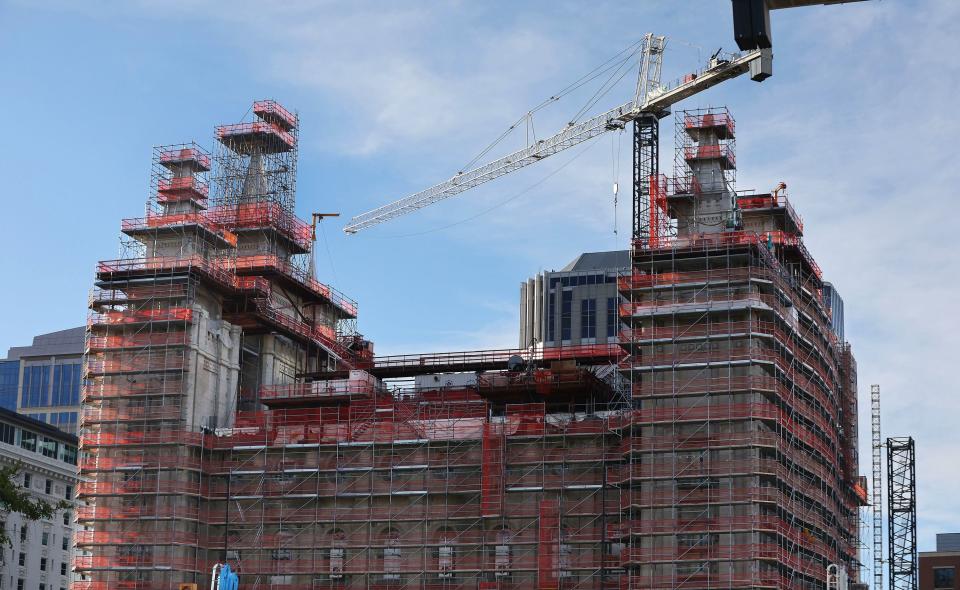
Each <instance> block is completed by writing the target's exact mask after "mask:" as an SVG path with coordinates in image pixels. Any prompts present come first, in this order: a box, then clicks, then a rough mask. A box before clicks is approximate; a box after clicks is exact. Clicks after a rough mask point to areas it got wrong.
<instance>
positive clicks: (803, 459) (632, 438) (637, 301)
mask: <svg viewBox="0 0 960 590" xmlns="http://www.w3.org/2000/svg"><path fill="white" fill-rule="evenodd" d="M676 122H677V158H676V176H675V177H674V178H672V179H668V178H665V177H661V178H659V179H657V182H656V183H655V185H659V186H662V187H666V200H667V207H668V212H669V214H670V216H671V217H672V218H673V220H674V224H675V225H674V226H673V229H674V230H675V235H674V236H672V237H671V236H669V235H668V236H667V237H666V238H662V237H661V239H660V240H658V241H655V240H652V239H650V238H651V236H652V235H653V234H654V233H655V232H651V234H650V235H649V236H648V235H638V236H635V237H636V243H635V245H634V249H633V264H632V270H631V272H630V273H628V274H627V275H625V276H623V277H621V278H620V280H619V290H620V294H621V301H622V305H621V319H622V321H623V322H624V329H623V331H622V333H621V342H622V343H623V345H624V347H625V349H626V351H627V353H628V357H627V359H625V360H624V361H622V362H621V370H622V371H623V373H624V375H625V377H626V378H627V380H628V382H629V383H630V388H631V391H632V393H633V404H634V410H633V412H632V414H631V418H630V420H629V421H628V423H627V424H626V425H625V427H624V445H625V449H627V452H628V456H629V461H628V462H627V464H626V465H624V466H623V467H622V471H621V473H620V475H619V476H618V477H617V481H618V485H620V486H621V488H622V497H623V498H625V501H626V502H627V503H626V504H625V505H624V517H623V518H624V519H625V520H626V521H627V522H626V523H625V525H624V528H623V531H624V536H623V539H624V541H625V549H624V555H625V558H624V560H623V563H624V565H625V567H626V576H627V583H628V585H629V587H630V588H651V589H652V588H758V587H777V588H822V587H824V584H825V578H824V572H825V571H826V567H827V565H829V564H831V563H838V564H842V566H843V567H844V568H845V569H846V570H847V572H848V573H850V574H851V576H853V579H856V576H857V575H858V567H859V562H858V553H857V547H858V541H857V538H858V535H857V530H858V525H859V519H858V510H859V506H861V505H862V504H864V503H865V500H866V498H865V489H864V482H863V480H862V478H860V477H859V476H858V475H857V473H858V464H857V457H856V453H855V440H856V439H855V436H854V438H853V439H852V440H851V439H850V438H849V437H848V433H849V432H855V430H856V369H855V367H856V365H855V361H854V360H853V356H852V351H851V350H850V348H849V346H848V345H845V344H844V343H842V342H840V341H838V338H837V336H836V335H835V334H834V333H833V332H832V330H830V328H829V319H830V316H829V311H828V310H827V309H826V307H825V306H824V302H823V300H822V283H821V279H820V271H819V268H818V267H817V266H816V264H815V262H813V259H812V258H811V257H809V255H808V254H807V253H806V250H805V248H803V246H802V241H801V239H800V235H801V233H802V222H801V221H800V220H799V216H797V215H796V213H795V212H794V211H793V208H792V207H790V206H789V205H788V203H787V202H786V200H785V197H783V196H782V195H742V196H741V195H737V194H736V191H735V188H734V181H735V169H736V159H735V155H734V148H733V145H734V137H735V134H734V131H735V125H734V122H733V119H732V118H731V117H730V115H729V113H728V112H727V111H726V110H725V109H712V110H698V111H692V112H686V113H678V114H677V115H676ZM656 192H657V191H656V190H654V189H651V193H656ZM746 210H750V215H752V216H753V219H752V224H751V226H750V228H749V229H746V227H745V226H746V224H745V223H744V217H743V215H744V213H745V211H746ZM654 221H655V220H654V218H653V216H651V218H650V226H653V225H654ZM741 228H742V229H741Z"/></svg>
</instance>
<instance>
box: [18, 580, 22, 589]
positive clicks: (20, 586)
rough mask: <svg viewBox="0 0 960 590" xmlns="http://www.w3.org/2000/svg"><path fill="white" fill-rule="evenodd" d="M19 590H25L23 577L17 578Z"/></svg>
mask: <svg viewBox="0 0 960 590" xmlns="http://www.w3.org/2000/svg"><path fill="white" fill-rule="evenodd" d="M17 590H23V578H17Z"/></svg>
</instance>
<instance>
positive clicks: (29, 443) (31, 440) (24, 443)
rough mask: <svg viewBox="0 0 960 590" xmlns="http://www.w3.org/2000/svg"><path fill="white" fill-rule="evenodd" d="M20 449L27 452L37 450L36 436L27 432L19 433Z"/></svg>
mask: <svg viewBox="0 0 960 590" xmlns="http://www.w3.org/2000/svg"><path fill="white" fill-rule="evenodd" d="M20 447H21V448H24V449H26V450H28V451H36V450H37V435H36V434H34V433H32V432H30V431H29V430H21V431H20Z"/></svg>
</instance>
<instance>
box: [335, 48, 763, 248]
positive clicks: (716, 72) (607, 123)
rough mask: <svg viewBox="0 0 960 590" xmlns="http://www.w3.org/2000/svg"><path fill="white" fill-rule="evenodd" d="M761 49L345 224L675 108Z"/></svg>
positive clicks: (351, 229) (455, 190) (359, 225)
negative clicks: (642, 117)
mask: <svg viewBox="0 0 960 590" xmlns="http://www.w3.org/2000/svg"><path fill="white" fill-rule="evenodd" d="M760 56H761V52H760V51H759V50H757V51H752V52H749V53H746V54H744V55H741V56H738V57H736V58H735V59H732V60H720V61H718V62H716V63H714V64H711V67H709V68H707V69H705V70H704V71H702V72H700V73H698V74H696V75H693V76H688V77H687V78H685V79H684V81H683V82H682V83H679V84H677V85H676V86H674V87H672V88H667V89H664V88H662V87H661V88H658V89H655V90H653V91H651V92H649V93H648V94H647V96H646V100H645V101H644V103H643V104H642V105H637V103H636V102H634V101H630V102H628V103H626V104H623V105H620V106H618V107H616V108H614V109H611V110H609V111H607V112H605V113H602V114H600V115H597V116H595V117H592V118H590V119H588V120H586V121H584V122H582V123H576V124H570V125H568V126H567V127H566V128H565V129H563V130H562V131H560V132H559V133H557V134H556V135H554V136H552V137H549V138H547V139H542V140H539V141H538V142H536V143H535V144H533V145H531V146H529V147H526V148H524V149H522V150H518V151H516V152H514V153H512V154H509V155H507V156H504V157H502V158H499V159H497V160H494V161H492V162H490V163H488V164H484V165H482V166H479V167H477V168H474V169H472V170H469V171H467V172H461V173H458V174H457V175H456V176H454V177H453V178H450V179H449V180H447V181H445V182H441V183H440V184H437V185H435V186H432V187H430V188H428V189H425V190H422V191H420V192H418V193H415V194H413V195H410V196H409V197H405V198H403V199H400V200H398V201H395V202H393V203H389V204H387V205H384V206H382V207H378V208H376V209H373V210H372V211H368V212H366V213H361V214H360V215H357V216H355V217H353V218H352V219H351V220H350V222H349V223H348V224H347V225H346V227H344V228H343V231H345V232H346V233H348V234H354V233H357V232H358V231H360V230H362V229H365V228H367V227H370V226H373V225H377V224H378V223H382V222H384V221H387V220H390V219H393V218H395V217H400V216H401V215H405V214H407V213H411V212H413V211H416V210H418V209H422V208H423V207H426V206H428V205H431V204H433V203H436V202H438V201H442V200H443V199H447V198H449V197H452V196H454V195H458V194H460V193H462V192H464V191H467V190H469V189H471V188H473V187H475V186H479V185H481V184H483V183H485V182H489V181H491V180H494V179H496V178H499V177H501V176H503V175H505V174H509V173H510V172H513V171H514V170H518V169H520V168H523V167H525V166H528V165H530V164H533V163H535V162H539V161H540V160H543V159H544V158H547V157H549V156H552V155H553V154H556V153H559V152H561V151H563V150H565V149H567V148H570V147H573V146H575V145H578V144H580V143H583V142H584V141H587V140H590V139H592V138H594V137H596V136H598V135H600V134H602V133H606V132H607V131H611V130H613V129H623V128H624V127H625V126H626V125H627V123H630V122H632V121H634V120H635V119H637V118H638V117H639V116H640V115H641V114H643V113H656V114H663V113H666V112H668V110H669V107H670V106H671V105H673V104H675V103H677V102H679V101H681V100H683V99H685V98H688V97H690V96H693V95H694V94H697V93H698V92H702V91H704V90H706V89H708V88H711V87H713V86H715V85H717V84H719V83H720V82H723V81H724V80H729V79H731V78H735V77H737V76H739V75H740V74H743V73H745V72H747V71H748V70H749V68H750V63H751V62H753V61H754V60H756V59H759V58H760Z"/></svg>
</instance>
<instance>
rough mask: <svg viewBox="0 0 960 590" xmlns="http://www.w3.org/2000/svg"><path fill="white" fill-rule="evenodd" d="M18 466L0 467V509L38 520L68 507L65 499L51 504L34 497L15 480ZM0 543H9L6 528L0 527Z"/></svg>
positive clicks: (51, 516)
mask: <svg viewBox="0 0 960 590" xmlns="http://www.w3.org/2000/svg"><path fill="white" fill-rule="evenodd" d="M20 467H21V465H20V463H17V464H16V465H9V466H7V467H2V468H0V510H2V511H6V512H11V513H13V512H16V513H18V514H20V515H21V516H23V518H24V520H40V519H44V518H53V517H54V515H55V514H56V513H57V511H59V510H65V509H67V508H70V506H71V505H70V503H69V502H67V501H66V500H60V501H59V502H57V503H56V504H51V503H50V502H46V501H44V500H42V499H40V498H34V497H33V496H32V494H31V493H30V492H29V490H27V489H26V488H24V487H23V486H22V485H20V484H19V483H18V481H17V480H18V478H17V475H19V473H20ZM0 544H4V545H10V536H9V535H7V531H6V528H3V529H0Z"/></svg>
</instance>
